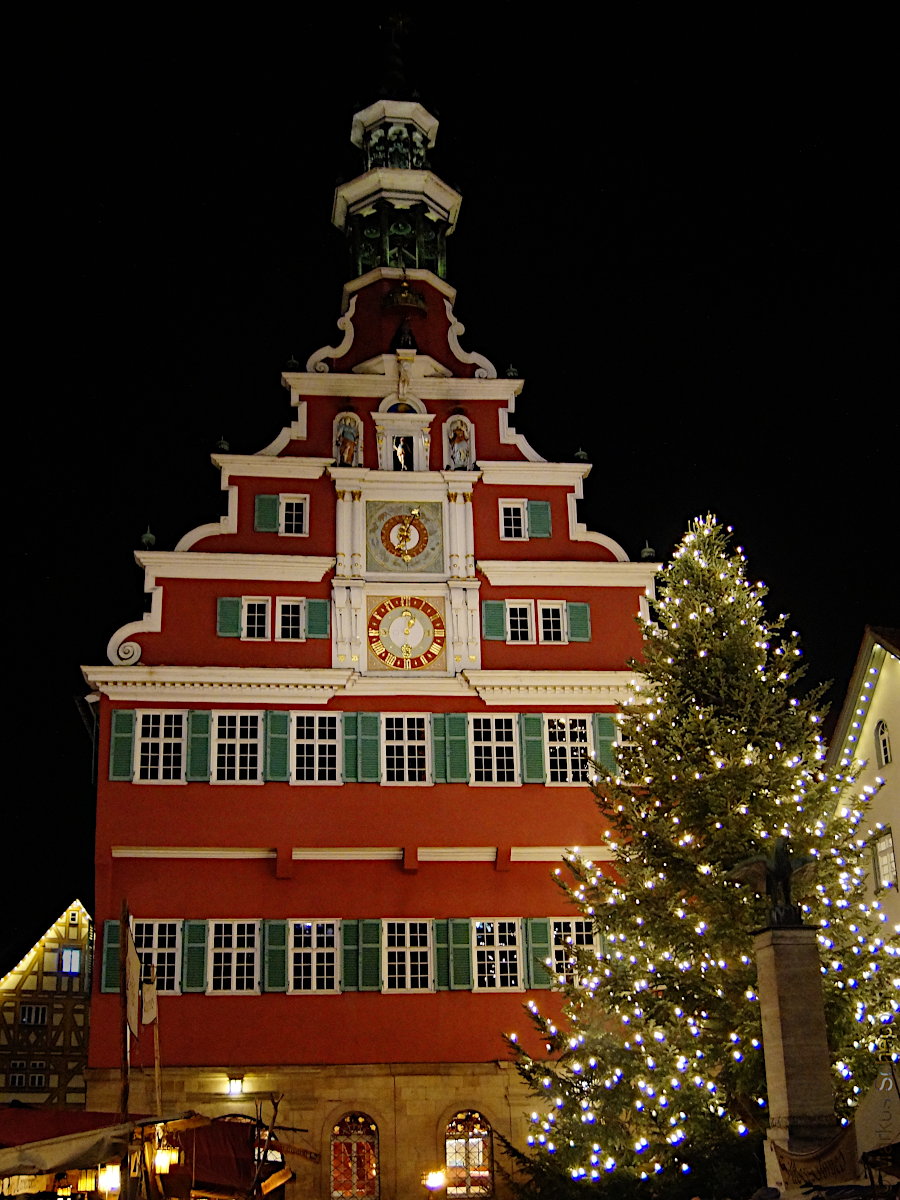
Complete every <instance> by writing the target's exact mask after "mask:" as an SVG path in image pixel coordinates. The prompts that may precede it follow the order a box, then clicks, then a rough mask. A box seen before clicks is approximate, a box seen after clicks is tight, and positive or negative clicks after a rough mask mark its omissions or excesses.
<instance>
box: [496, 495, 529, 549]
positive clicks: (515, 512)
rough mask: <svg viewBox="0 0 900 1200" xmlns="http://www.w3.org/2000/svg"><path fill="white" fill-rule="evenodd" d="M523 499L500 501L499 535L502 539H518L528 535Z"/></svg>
mask: <svg viewBox="0 0 900 1200" xmlns="http://www.w3.org/2000/svg"><path fill="white" fill-rule="evenodd" d="M526 512H527V508H526V504H525V501H524V500H501V501H500V537H501V538H502V540H503V541H519V540H520V539H523V538H527V537H528V525H527V522H526Z"/></svg>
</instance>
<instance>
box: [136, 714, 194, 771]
mask: <svg viewBox="0 0 900 1200" xmlns="http://www.w3.org/2000/svg"><path fill="white" fill-rule="evenodd" d="M135 751H136V753H135V777H136V778H137V779H140V780H145V781H153V782H157V783H159V782H161V781H164V780H180V779H181V778H183V775H184V713H180V712H157V711H155V710H151V711H149V712H140V713H138V721H137V738H136V741H135Z"/></svg>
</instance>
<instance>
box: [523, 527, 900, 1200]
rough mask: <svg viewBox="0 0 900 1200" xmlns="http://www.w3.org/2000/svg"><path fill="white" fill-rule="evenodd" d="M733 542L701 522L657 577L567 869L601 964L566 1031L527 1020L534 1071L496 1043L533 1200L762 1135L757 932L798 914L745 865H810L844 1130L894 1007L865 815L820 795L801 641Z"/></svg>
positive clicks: (609, 1187) (658, 1177) (584, 970)
mask: <svg viewBox="0 0 900 1200" xmlns="http://www.w3.org/2000/svg"><path fill="white" fill-rule="evenodd" d="M730 541H731V539H730V531H729V530H726V529H725V528H723V527H722V526H720V525H718V524H717V523H716V521H715V519H714V518H712V517H708V518H706V519H703V520H697V521H695V522H694V523H693V524H692V525H691V527H690V529H689V531H688V533H687V534H686V535H685V537H684V539H683V541H682V543H681V545H680V546H679V547H678V548H677V550H676V551H675V554H674V557H673V560H672V562H671V564H670V565H669V566H668V567H667V568H666V569H665V570H664V571H663V572H662V573H661V575H660V577H659V579H658V597H657V599H656V600H655V601H652V602H651V618H652V619H651V620H650V621H648V622H646V623H645V629H644V632H645V637H646V642H645V655H644V660H643V662H642V663H640V664H636V665H635V672H636V674H635V679H634V685H633V696H632V699H631V701H630V702H629V703H628V704H627V705H626V706H625V708H624V710H623V712H622V715H621V718H620V721H621V736H620V739H619V740H620V743H621V744H620V746H619V750H618V757H617V769H616V773H615V774H614V775H606V774H605V773H599V774H598V775H597V777H596V778H595V779H594V782H593V785H592V786H593V789H594V792H595V795H596V797H597V800H598V804H599V807H600V811H601V814H602V820H603V821H604V822H605V825H606V827H607V832H606V835H605V836H606V838H607V841H608V844H609V847H610V850H611V851H612V858H611V859H610V860H609V861H603V862H598V863H595V862H590V861H585V860H584V859H582V858H581V857H579V856H578V854H577V853H575V852H573V853H572V855H571V860H570V862H569V864H568V872H569V873H570V877H569V876H567V873H566V872H560V884H561V886H562V887H564V888H565V890H566V891H567V892H568V893H569V896H570V898H571V900H572V902H573V903H574V904H576V905H577V906H578V908H579V909H580V910H581V912H582V914H584V915H586V916H588V917H590V919H591V920H592V922H593V927H594V933H595V945H594V946H593V947H590V946H587V947H584V946H579V947H576V946H573V947H572V949H571V955H570V962H569V968H570V969H569V971H568V972H567V973H566V974H565V975H560V976H559V978H558V981H557V982H558V988H559V989H560V991H561V992H562V993H563V999H564V1001H565V1007H564V1011H563V1017H562V1019H561V1020H558V1021H554V1020H553V1019H551V1018H549V1017H548V1016H546V1015H544V1014H542V1013H541V1012H540V1011H539V1010H538V1009H537V1007H534V1006H532V1017H533V1019H534V1021H535V1023H536V1025H537V1027H538V1029H539V1031H540V1033H541V1036H542V1038H543V1040H544V1042H545V1044H546V1048H547V1052H548V1053H547V1057H546V1058H532V1057H531V1056H530V1055H529V1054H527V1053H526V1052H525V1051H524V1049H522V1048H521V1047H520V1046H519V1043H518V1041H517V1040H516V1038H515V1035H513V1036H512V1037H511V1042H512V1044H513V1046H514V1047H515V1050H516V1057H517V1067H518V1070H519V1071H520V1073H521V1074H522V1075H523V1077H524V1078H525V1079H526V1080H527V1081H528V1083H529V1084H530V1085H531V1087H532V1088H533V1090H534V1092H535V1094H536V1095H537V1096H538V1101H537V1104H538V1110H537V1111H536V1112H535V1113H534V1114H533V1123H534V1132H533V1136H532V1137H531V1138H530V1139H529V1141H530V1143H531V1145H530V1149H529V1156H528V1159H527V1160H524V1159H523V1160H520V1163H521V1162H524V1163H525V1168H526V1174H527V1175H528V1176H529V1178H530V1182H531V1186H532V1188H533V1190H534V1191H537V1192H540V1191H542V1190H543V1191H546V1192H548V1193H552V1192H553V1191H554V1190H556V1191H563V1192H564V1191H566V1190H567V1189H566V1182H567V1181H568V1183H569V1185H570V1186H571V1187H572V1188H573V1189H574V1190H578V1187H577V1185H578V1184H579V1183H580V1184H590V1183H593V1184H595V1185H597V1187H595V1188H594V1190H595V1191H596V1190H599V1194H601V1195H606V1194H609V1195H631V1194H632V1189H633V1190H634V1194H635V1195H647V1196H652V1195H657V1194H658V1195H661V1196H663V1195H664V1196H666V1197H670V1196H671V1197H674V1196H676V1195H680V1194H681V1189H682V1187H691V1186H692V1187H696V1183H693V1184H691V1183H690V1180H691V1172H696V1171H697V1170H698V1168H699V1169H700V1171H701V1173H705V1174H706V1175H707V1176H708V1177H709V1176H711V1175H712V1176H714V1175H715V1174H716V1170H719V1169H720V1168H721V1167H722V1165H723V1164H725V1165H726V1167H727V1165H728V1164H729V1163H734V1161H736V1160H735V1155H736V1154H737V1153H738V1151H737V1150H736V1146H737V1145H740V1144H742V1143H744V1142H746V1141H752V1140H753V1138H754V1136H756V1137H757V1138H758V1137H759V1136H760V1135H761V1133H762V1131H764V1129H765V1127H766V1124H767V1109H766V1087H765V1071H764V1060H763V1051H762V1041H761V1031H760V1012H759V1003H758V997H757V993H756V965H755V962H754V958H753V950H752V943H753V934H754V932H755V931H757V930H759V929H760V928H762V927H764V926H767V925H770V924H772V923H778V922H779V921H781V920H786V921H787V922H788V923H790V920H791V916H792V914H791V913H789V912H786V911H785V909H784V906H783V905H782V907H781V908H779V909H775V910H774V911H773V908H772V900H771V898H769V899H768V900H767V898H766V897H765V896H760V895H759V894H758V893H757V891H755V890H754V886H753V884H752V872H751V873H750V874H749V875H748V873H747V871H746V869H742V868H741V866H740V864H745V863H746V860H752V859H756V860H757V861H758V860H759V859H761V858H764V857H767V856H769V857H774V856H775V854H776V851H777V854H778V855H779V856H780V858H781V860H782V863H783V860H784V857H785V856H786V855H789V856H791V859H792V863H793V864H794V865H798V864H800V863H801V862H802V861H803V859H804V858H806V857H807V856H808V857H809V858H810V859H811V860H812V862H811V863H810V864H809V865H807V866H805V867H804V869H803V870H802V871H797V872H795V874H794V894H793V895H792V897H791V900H792V901H793V902H794V903H795V904H797V905H799V910H794V912H793V917H794V919H797V918H799V919H801V920H802V921H803V923H805V924H807V925H813V926H815V927H817V928H818V929H819V935H818V940H819V945H820V950H821V957H822V970H823V986H824V992H825V1004H826V1015H827V1022H828V1027H829V1038H830V1043H831V1048H832V1051H833V1060H834V1084H835V1095H836V1104H837V1112H838V1115H839V1117H840V1118H841V1119H843V1120H847V1119H851V1118H852V1115H853V1106H854V1104H855V1102H856V1100H857V1099H858V1097H859V1096H860V1094H861V1093H862V1092H863V1091H864V1090H865V1089H866V1087H867V1086H868V1084H869V1083H870V1082H871V1080H872V1079H873V1078H874V1075H875V1072H876V1070H877V1058H876V1055H875V1053H874V1050H875V1048H876V1043H877V1041H878V1038H879V1036H880V1035H882V1034H883V1033H884V1026H885V1024H887V1023H889V1022H891V1021H893V1020H894V1019H895V1018H896V1014H897V1012H898V1009H900V993H898V985H900V981H898V979H897V975H898V974H900V972H898V967H900V961H898V955H900V946H898V940H897V936H896V930H891V929H890V928H889V927H888V926H887V925H886V922H885V920H884V914H883V913H882V912H881V911H880V908H879V905H878V902H877V900H872V899H868V900H867V899H866V894H865V891H864V877H865V874H866V870H867V867H868V864H869V859H870V855H871V851H870V850H869V849H868V848H867V844H866V843H867V838H868V835H869V824H868V820H867V816H866V798H865V796H861V795H857V794H856V790H855V786H854V782H853V780H852V778H847V777H844V778H832V779H829V778H826V775H825V773H824V771H823V769H822V760H823V758H824V754H825V748H824V746H823V743H822V741H821V732H820V731H821V715H820V713H819V712H818V711H817V706H818V703H819V701H820V698H821V696H820V693H819V692H812V693H811V694H809V695H806V696H803V695H802V694H801V693H800V692H799V691H798V688H797V685H798V682H799V680H800V677H801V675H802V673H803V668H802V666H801V651H800V649H799V646H798V642H797V635H796V634H795V633H790V634H786V633H785V632H784V621H783V618H779V619H778V620H776V621H770V620H768V619H767V617H766V614H765V611H764V607H763V598H764V596H765V594H766V589H765V587H764V586H763V585H762V584H759V583H752V582H750V581H749V580H748V578H747V575H746V559H745V557H744V555H743V553H742V551H741V550H740V548H737V549H734V550H733V549H732V548H731V544H730ZM851 797H852V798H851ZM748 878H750V879H751V885H750V886H747V879H748ZM740 880H743V883H742V882H740ZM762 886H764V885H762ZM725 1176H727V1170H725V1172H724V1174H723V1172H722V1171H721V1170H719V1177H721V1178H724V1177H725ZM695 1177H696V1176H695ZM554 1179H555V1180H556V1183H557V1185H559V1186H557V1187H556V1188H555V1189H554V1186H553V1181H554ZM654 1180H655V1183H654V1182H653V1181H654ZM639 1181H643V1182H639ZM676 1181H680V1182H676ZM623 1188H624V1190H623ZM752 1190H753V1189H752V1186H751V1187H750V1188H749V1189H748V1191H752ZM693 1194H694V1191H693V1190H688V1191H686V1192H685V1195H688V1196H691V1195H693ZM716 1194H720V1195H724V1194H728V1193H727V1192H725V1191H721V1192H718V1193H716ZM738 1194H740V1193H738Z"/></svg>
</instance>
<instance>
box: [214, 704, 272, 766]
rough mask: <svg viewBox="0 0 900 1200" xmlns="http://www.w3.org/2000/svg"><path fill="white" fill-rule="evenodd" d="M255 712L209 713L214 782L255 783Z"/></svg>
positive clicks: (257, 752) (258, 757) (257, 758)
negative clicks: (211, 729) (211, 732)
mask: <svg viewBox="0 0 900 1200" xmlns="http://www.w3.org/2000/svg"><path fill="white" fill-rule="evenodd" d="M260 724H261V721H260V715H259V713H214V714H213V735H214V736H213V740H214V746H213V772H212V777H213V780H214V781H215V782H220V783H225V782H230V783H231V782H233V783H255V782H256V781H257V780H258V779H259V777H260V766H261V761H260V760H261V754H260V733H261V729H260Z"/></svg>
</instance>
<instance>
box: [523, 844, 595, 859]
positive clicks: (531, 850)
mask: <svg viewBox="0 0 900 1200" xmlns="http://www.w3.org/2000/svg"><path fill="white" fill-rule="evenodd" d="M573 849H574V850H575V852H576V853H577V854H578V857H579V858H585V859H588V860H589V861H590V862H612V861H614V860H615V855H614V854H613V852H612V851H611V850H610V849H609V847H608V846H575V847H571V846H513V847H512V850H511V852H510V856H509V857H510V861H511V862H560V861H562V862H567V861H568V859H569V854H570V853H571V852H572V850H573Z"/></svg>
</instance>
